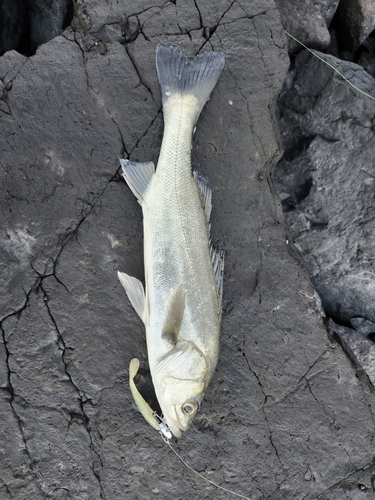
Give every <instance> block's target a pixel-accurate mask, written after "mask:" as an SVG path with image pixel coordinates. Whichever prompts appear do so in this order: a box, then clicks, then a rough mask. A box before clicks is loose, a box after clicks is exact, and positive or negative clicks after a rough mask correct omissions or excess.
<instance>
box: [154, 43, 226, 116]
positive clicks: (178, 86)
mask: <svg viewBox="0 0 375 500" xmlns="http://www.w3.org/2000/svg"><path fill="white" fill-rule="evenodd" d="M224 64H225V54H224V53H223V52H204V53H203V54H199V55H198V56H196V57H187V56H184V55H183V53H182V51H181V49H180V47H178V46H177V45H173V44H170V43H159V45H158V47H157V49H156V70H157V73H158V78H159V83H160V87H161V92H162V97H163V104H164V102H165V101H166V100H167V99H168V98H169V97H170V96H171V95H173V94H182V95H183V94H190V95H194V96H195V97H196V98H197V99H198V102H199V106H200V107H199V112H201V110H202V109H203V106H204V105H205V104H206V102H207V101H208V99H209V98H210V94H211V92H212V90H213V89H214V87H215V85H216V83H217V81H218V80H219V77H220V75H221V72H222V70H223V68H224Z"/></svg>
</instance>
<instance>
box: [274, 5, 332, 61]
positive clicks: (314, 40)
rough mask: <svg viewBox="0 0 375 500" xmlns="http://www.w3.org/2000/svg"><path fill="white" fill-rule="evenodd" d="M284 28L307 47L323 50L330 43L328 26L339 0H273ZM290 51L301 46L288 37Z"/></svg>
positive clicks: (294, 50)
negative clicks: (297, 0) (296, 0)
mask: <svg viewBox="0 0 375 500" xmlns="http://www.w3.org/2000/svg"><path fill="white" fill-rule="evenodd" d="M275 4H276V7H277V8H278V10H279V12H280V17H281V22H282V24H283V26H284V29H285V30H286V31H288V32H289V33H290V34H291V35H293V36H294V37H295V38H297V39H298V40H300V41H301V42H302V43H304V44H305V45H307V46H308V47H311V48H314V49H319V50H323V49H325V48H326V47H327V46H328V45H329V43H330V39H331V37H330V33H329V31H328V27H329V25H330V23H331V21H332V18H333V16H334V14H335V12H336V9H337V6H338V4H339V0H324V1H320V0H313V1H311V0H302V1H299V2H294V1H291V0H275ZM288 46H289V51H290V52H296V51H297V50H300V48H301V46H300V45H299V44H298V43H297V42H295V41H294V40H291V39H288Z"/></svg>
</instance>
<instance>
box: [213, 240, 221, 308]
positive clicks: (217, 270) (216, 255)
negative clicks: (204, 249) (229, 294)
mask: <svg viewBox="0 0 375 500" xmlns="http://www.w3.org/2000/svg"><path fill="white" fill-rule="evenodd" d="M210 255H211V262H212V267H213V269H214V276H215V281H216V286H217V293H218V296H219V304H220V307H221V305H222V302H223V280H224V253H223V252H222V251H221V250H216V249H215V248H214V246H213V244H212V241H211V240H210Z"/></svg>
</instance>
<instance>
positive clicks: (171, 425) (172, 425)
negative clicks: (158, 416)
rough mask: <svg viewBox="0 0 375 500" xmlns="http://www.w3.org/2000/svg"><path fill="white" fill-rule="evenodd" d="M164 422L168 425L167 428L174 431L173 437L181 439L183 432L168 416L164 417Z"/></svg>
mask: <svg viewBox="0 0 375 500" xmlns="http://www.w3.org/2000/svg"><path fill="white" fill-rule="evenodd" d="M163 422H164V423H165V424H166V425H167V427H168V428H169V429H170V430H171V431H172V433H173V435H174V436H175V437H176V438H179V437H181V436H182V432H183V430H182V429H180V428H179V427H178V425H176V424H175V423H174V422H173V421H172V420H171V419H170V418H168V417H167V416H164V417H163Z"/></svg>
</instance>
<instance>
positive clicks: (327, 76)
mask: <svg viewBox="0 0 375 500" xmlns="http://www.w3.org/2000/svg"><path fill="white" fill-rule="evenodd" d="M325 57H326V59H327V60H328V61H329V62H331V63H332V64H334V65H335V66H337V67H338V68H339V69H341V71H343V72H344V73H345V75H346V76H347V77H348V78H350V80H351V82H353V84H355V85H358V86H359V87H360V88H361V89H362V90H363V91H370V89H372V88H373V79H372V77H370V76H369V75H368V74H367V73H366V72H365V71H364V70H363V69H362V68H361V67H359V66H358V65H356V64H353V63H348V62H340V61H339V60H338V59H335V58H333V57H331V56H325ZM279 104H280V128H281V133H282V141H283V144H284V147H285V155H284V158H283V160H282V161H281V162H280V163H279V165H278V166H277V169H276V182H277V188H278V192H279V194H280V196H281V199H282V201H283V204H284V210H285V211H286V214H285V216H286V220H287V222H288V225H289V227H290V231H291V233H292V239H293V241H294V243H295V244H296V246H297V247H298V248H299V249H300V251H301V252H302V255H303V257H304V260H305V263H306V266H307V269H308V271H309V275H310V277H311V280H312V282H313V284H314V286H315V287H316V290H317V291H318V293H319V295H320V297H321V299H322V303H323V307H324V310H325V311H326V313H327V315H328V316H331V317H333V318H336V319H338V320H339V321H340V322H343V323H346V324H349V321H351V319H352V318H357V317H361V318H365V319H366V320H368V321H371V322H374V321H375V310H374V307H373V304H374V300H375V286H374V283H375V282H374V269H373V262H374V259H375V254H374V248H375V246H374V243H375V241H374V234H375V233H374V229H375V228H374V213H373V211H374V182H375V171H373V167H372V164H373V161H372V150H373V148H374V147H375V136H374V132H373V130H372V126H371V123H372V120H373V114H374V111H375V105H374V104H373V101H372V100H371V99H369V98H368V97H366V96H364V95H363V94H361V93H359V92H357V91H356V90H354V89H353V88H352V87H350V85H348V84H347V83H346V82H344V81H343V79H342V78H341V77H340V76H338V75H337V74H336V73H334V71H333V70H332V69H331V68H329V67H327V66H326V65H325V64H323V63H322V62H321V61H319V60H317V59H316V58H315V57H313V56H311V55H309V54H307V53H301V54H300V55H299V56H298V57H297V58H296V62H295V67H294V69H293V72H292V73H291V74H290V76H289V80H288V87H287V88H286V89H285V91H284V93H283V95H282V98H281V100H280V103H279Z"/></svg>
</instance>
